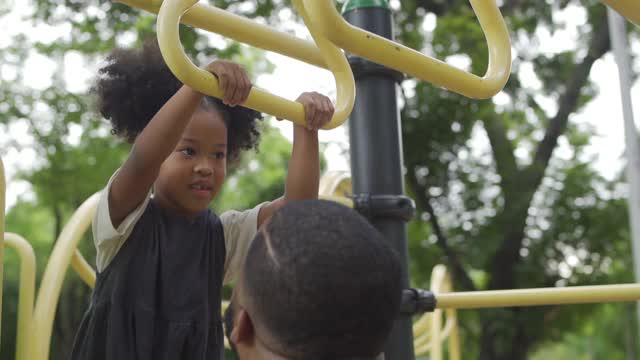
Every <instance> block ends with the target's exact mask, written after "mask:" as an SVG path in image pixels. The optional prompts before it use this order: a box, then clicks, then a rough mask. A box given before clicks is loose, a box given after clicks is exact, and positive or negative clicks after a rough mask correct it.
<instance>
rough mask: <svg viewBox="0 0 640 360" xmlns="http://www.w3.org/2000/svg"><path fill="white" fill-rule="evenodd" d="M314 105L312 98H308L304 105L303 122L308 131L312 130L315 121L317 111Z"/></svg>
mask: <svg viewBox="0 0 640 360" xmlns="http://www.w3.org/2000/svg"><path fill="white" fill-rule="evenodd" d="M316 109H317V108H316V104H315V103H314V101H313V98H309V99H308V100H307V101H306V102H305V104H304V112H305V120H306V123H307V124H306V125H307V126H306V127H307V128H308V129H313V124H314V123H315V121H316V116H317V110H316Z"/></svg>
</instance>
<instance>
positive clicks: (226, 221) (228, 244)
mask: <svg viewBox="0 0 640 360" xmlns="http://www.w3.org/2000/svg"><path fill="white" fill-rule="evenodd" d="M265 204H267V203H262V204H260V205H258V206H256V207H254V208H253V209H251V210H246V211H226V212H224V213H222V215H220V221H221V222H222V228H223V230H224V245H225V249H226V252H227V254H226V258H225V261H224V280H223V282H224V283H225V284H228V283H230V282H232V281H234V280H236V278H237V277H238V274H239V272H240V270H241V269H242V265H243V263H244V259H245V257H246V256H247V251H248V250H249V245H251V241H253V238H254V237H255V236H256V232H257V231H258V215H259V214H260V209H261V208H262V206H264V205H265Z"/></svg>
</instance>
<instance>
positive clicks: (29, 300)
mask: <svg viewBox="0 0 640 360" xmlns="http://www.w3.org/2000/svg"><path fill="white" fill-rule="evenodd" d="M4 241H5V243H4V244H5V245H6V246H9V247H11V248H13V249H14V250H15V251H16V252H17V253H18V257H19V258H20V291H19V294H18V327H17V329H18V331H17V333H18V334H17V340H16V360H28V359H29V358H28V357H27V351H28V349H29V347H30V344H31V320H32V316H33V298H34V295H35V292H36V254H35V253H34V252H33V248H32V247H31V245H30V244H29V242H28V241H27V240H25V239H24V238H23V237H22V236H20V235H17V234H13V233H4Z"/></svg>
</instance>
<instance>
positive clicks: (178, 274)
mask: <svg viewBox="0 0 640 360" xmlns="http://www.w3.org/2000/svg"><path fill="white" fill-rule="evenodd" d="M224 260H225V247H224V233H223V229H222V223H221V222H220V219H219V218H218V217H217V216H216V215H214V214H213V213H212V212H210V211H209V210H207V211H203V212H202V213H200V214H199V215H198V216H197V218H196V219H195V220H188V219H186V218H180V217H178V218H176V217H169V216H167V214H165V213H164V212H163V211H162V210H161V209H160V208H159V207H158V206H157V204H155V203H154V201H153V200H151V201H150V202H149V205H148V206H147V208H146V209H145V211H144V214H143V215H142V216H141V218H140V220H139V221H138V223H137V224H136V226H135V228H134V230H133V232H132V234H131V236H130V237H129V239H127V241H125V243H124V245H123V246H122V248H121V249H120V251H119V252H118V254H117V255H116V257H115V258H114V259H113V260H112V262H111V263H110V264H109V266H107V268H106V269H105V270H104V271H103V272H102V273H100V274H98V278H97V282H96V287H95V289H94V291H93V294H92V296H91V303H90V305H89V309H88V310H87V312H86V314H85V316H84V319H83V321H82V323H81V325H80V329H79V330H78V333H77V335H76V340H75V344H74V348H73V352H72V355H71V359H72V360H183V359H184V360H200V359H203V360H204V359H206V360H217V359H222V357H223V351H224V346H223V344H224V343H223V333H222V322H221V316H220V303H221V291H222V278H223V271H224Z"/></svg>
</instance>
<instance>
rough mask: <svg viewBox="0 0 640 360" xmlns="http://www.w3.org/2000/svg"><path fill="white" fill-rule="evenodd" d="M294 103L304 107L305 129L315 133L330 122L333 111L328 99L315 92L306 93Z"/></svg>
mask: <svg viewBox="0 0 640 360" xmlns="http://www.w3.org/2000/svg"><path fill="white" fill-rule="evenodd" d="M296 101H297V102H299V103H301V104H302V105H303V106H304V114H305V120H306V128H307V129H309V130H314V131H315V130H318V129H320V128H322V127H323V126H325V125H326V124H327V123H329V121H331V118H332V117H333V113H334V111H335V109H334V107H333V103H332V102H331V100H330V99H329V98H328V97H326V96H324V95H322V94H319V93H317V92H306V93H302V94H301V95H300V96H299V97H298V99H296Z"/></svg>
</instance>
